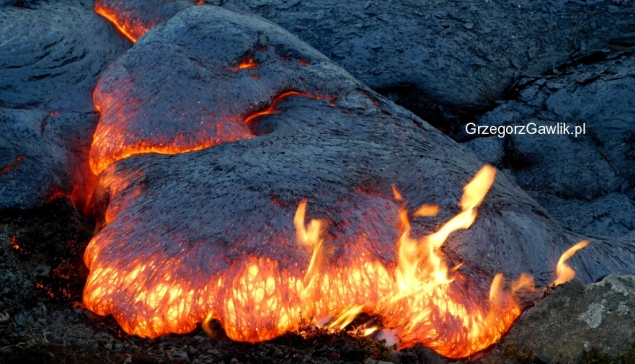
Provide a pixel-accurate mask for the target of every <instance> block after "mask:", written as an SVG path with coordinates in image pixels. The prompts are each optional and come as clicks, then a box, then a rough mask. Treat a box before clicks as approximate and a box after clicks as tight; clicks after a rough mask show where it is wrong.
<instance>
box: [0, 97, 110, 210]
mask: <svg viewBox="0 0 635 364" xmlns="http://www.w3.org/2000/svg"><path fill="white" fill-rule="evenodd" d="M98 120H99V116H98V114H97V113H69V112H67V113H62V114H55V115H49V114H48V113H46V112H43V111H36V110H15V109H2V108H0V210H3V209H7V208H18V209H31V208H35V207H38V206H41V205H43V204H44V203H45V202H47V201H49V200H50V199H51V198H55V197H58V196H65V195H66V196H72V197H73V199H74V200H75V202H77V203H80V204H81V203H85V196H86V194H87V193H88V192H89V191H87V189H88V188H90V187H91V181H93V180H94V177H93V176H92V173H91V171H90V169H89V168H88V151H89V150H90V142H91V140H92V135H93V132H94V131H95V127H96V126H97V121H98Z"/></svg>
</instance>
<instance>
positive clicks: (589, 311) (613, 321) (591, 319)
mask: <svg viewBox="0 0 635 364" xmlns="http://www.w3.org/2000/svg"><path fill="white" fill-rule="evenodd" d="M511 342H515V343H516V345H518V347H519V348H524V349H525V350H529V351H531V352H532V353H533V355H535V356H536V357H537V358H540V360H542V362H547V363H556V362H558V363H579V362H581V361H582V358H583V356H584V355H585V352H589V351H591V350H592V348H595V350H598V351H599V352H600V353H605V354H608V356H609V358H610V359H613V360H615V359H617V356H618V355H620V354H624V353H626V352H628V351H629V349H630V348H631V345H633V343H635V276H631V275H624V276H616V275H610V276H607V277H605V278H604V279H603V280H601V281H600V282H597V283H593V284H590V285H586V286H585V285H582V284H581V283H580V281H578V280H573V281H570V282H567V283H565V284H563V285H561V286H558V287H556V288H555V289H554V290H553V291H551V292H550V293H549V294H548V296H547V297H546V298H544V299H543V300H541V301H540V302H539V303H538V304H537V305H536V306H535V307H533V308H531V309H529V310H528V311H527V312H525V313H524V314H523V315H522V316H521V318H520V319H518V321H517V322H516V323H515V325H514V326H513V327H512V329H511V330H510V332H509V333H508V334H507V335H506V336H505V339H504V341H503V342H501V344H500V345H499V347H505V345H506V344H508V343H511ZM493 355H494V356H496V355H500V351H499V350H498V351H494V353H493Z"/></svg>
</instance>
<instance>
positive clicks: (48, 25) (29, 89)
mask: <svg viewBox="0 0 635 364" xmlns="http://www.w3.org/2000/svg"><path fill="white" fill-rule="evenodd" d="M0 19H1V20H0V39H1V41H0V107H1V108H0V210H2V209H6V208H17V209H30V208H35V207H38V206H41V205H42V204H44V203H45V202H47V201H48V200H50V199H51V198H54V197H56V196H59V195H73V194H74V195H75V196H74V200H75V201H76V202H79V203H81V202H82V200H85V194H86V193H87V192H86V190H87V189H89V188H90V180H91V177H92V176H91V173H90V170H89V169H88V163H87V162H88V152H89V150H90V143H91V139H92V133H93V131H94V130H95V127H96V123H97V119H98V115H97V113H96V111H95V108H94V106H93V103H92V93H93V89H94V87H95V84H96V83H97V79H98V78H99V75H100V74H101V72H102V71H103V70H104V69H105V68H106V66H107V65H108V64H110V63H111V62H112V61H113V60H114V59H115V58H116V57H117V56H119V55H120V54H122V53H123V52H124V51H125V50H126V49H128V48H129V44H128V43H127V42H126V41H125V40H124V39H123V38H122V37H121V36H119V35H118V34H117V33H116V31H114V30H113V29H112V27H111V26H110V25H109V24H108V22H107V21H105V20H104V19H103V18H101V17H99V16H98V15H97V14H95V13H94V12H93V11H92V8H91V6H89V5H87V4H84V3H82V2H79V1H77V2H74V1H70V2H37V1H33V2H30V1H29V2H15V1H12V2H8V3H6V4H4V3H3V5H1V7H0Z"/></svg>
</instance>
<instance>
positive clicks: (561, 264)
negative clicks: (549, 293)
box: [552, 240, 589, 286]
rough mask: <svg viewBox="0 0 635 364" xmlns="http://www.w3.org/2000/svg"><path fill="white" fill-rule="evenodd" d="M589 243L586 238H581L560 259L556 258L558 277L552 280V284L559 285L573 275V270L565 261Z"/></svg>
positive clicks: (570, 278)
mask: <svg viewBox="0 0 635 364" xmlns="http://www.w3.org/2000/svg"><path fill="white" fill-rule="evenodd" d="M587 245H589V241H588V240H582V241H581V242H579V243H577V244H576V245H574V246H572V247H571V248H569V249H567V251H565V252H564V253H562V256H560V260H558V265H557V266H556V274H557V275H558V278H556V280H555V281H553V283H552V284H553V285H556V286H557V285H559V284H562V283H564V282H567V281H570V280H572V279H573V278H574V277H575V271H574V270H573V268H571V267H570V266H569V265H568V264H567V263H566V261H567V260H568V259H569V258H571V257H572V256H573V255H574V254H575V253H576V252H577V251H578V250H580V249H583V248H585V247H586V246H587Z"/></svg>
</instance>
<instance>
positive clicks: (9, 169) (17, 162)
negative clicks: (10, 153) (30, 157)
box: [0, 155, 26, 175]
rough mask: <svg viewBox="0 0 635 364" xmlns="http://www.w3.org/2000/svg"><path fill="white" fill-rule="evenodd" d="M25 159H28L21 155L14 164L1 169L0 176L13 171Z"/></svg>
mask: <svg viewBox="0 0 635 364" xmlns="http://www.w3.org/2000/svg"><path fill="white" fill-rule="evenodd" d="M24 158H26V156H24V155H19V156H18V157H17V158H16V159H15V160H14V161H13V162H11V163H9V165H8V166H6V167H3V168H0V175H1V174H4V173H8V172H10V171H12V170H13V169H14V168H15V167H16V166H17V165H18V164H20V163H22V161H23V160H24Z"/></svg>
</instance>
